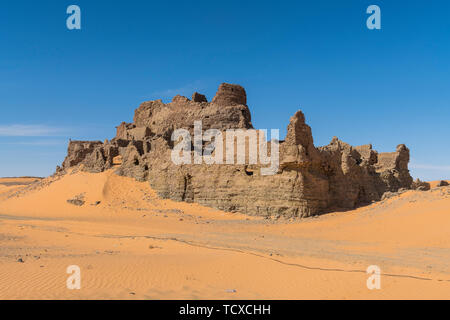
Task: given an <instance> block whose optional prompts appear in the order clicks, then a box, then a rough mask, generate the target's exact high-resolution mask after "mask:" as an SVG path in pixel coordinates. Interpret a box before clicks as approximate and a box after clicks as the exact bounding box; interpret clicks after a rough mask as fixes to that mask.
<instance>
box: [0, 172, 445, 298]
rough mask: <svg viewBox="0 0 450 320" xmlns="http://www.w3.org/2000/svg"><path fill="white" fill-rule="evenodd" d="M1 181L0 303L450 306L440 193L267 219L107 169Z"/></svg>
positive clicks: (414, 194)
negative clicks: (76, 270)
mask: <svg viewBox="0 0 450 320" xmlns="http://www.w3.org/2000/svg"><path fill="white" fill-rule="evenodd" d="M1 182H2V181H1V179H0V188H1V189H0V298H2V299H18V298H19V299H21V298H33V299H86V298H87V299H91V298H92V299H105V298H107V299H109V298H110V299H184V298H193V299H214V298H218V299H245V298H256V299H335V298H344V299H365V298H373V299H378V298H385V299H396V298H412V299H416V298H446V299H448V298H450V266H449V265H450V228H449V227H448V226H449V225H450V188H449V187H443V188H435V189H433V190H431V191H429V192H415V191H409V192H406V193H404V194H402V195H400V196H397V197H395V198H391V199H388V200H386V201H383V202H379V203H375V204H373V205H371V206H368V207H364V208H359V209H357V210H353V211H348V212H339V213H333V214H328V215H324V216H320V217H316V218H309V219H305V220H301V221H299V220H297V221H285V220H278V221H273V220H267V219H262V218H256V217H248V216H244V215H240V214H232V213H226V212H222V211H218V210H214V209H209V208H205V207H202V206H200V205H197V204H186V203H177V202H173V201H169V200H161V199H159V198H158V197H157V195H156V194H155V192H154V191H153V190H151V188H150V187H149V185H148V184H147V183H139V182H136V181H134V180H133V179H129V178H125V177H119V176H116V175H115V174H114V173H113V172H112V171H108V172H104V173H100V174H89V173H83V172H74V173H72V174H68V175H66V176H64V177H62V178H47V179H45V180H43V181H40V182H35V183H31V184H29V185H25V186H18V185H14V186H4V185H3V187H2V184H1ZM16 182H17V181H16ZM74 198H82V199H83V201H85V203H84V205H83V206H75V205H73V204H69V203H68V202H67V200H68V199H74ZM19 261H23V262H19ZM69 265H78V266H79V267H80V268H81V273H82V288H81V290H69V289H67V288H66V279H67V277H68V276H69V275H68V274H66V268H67V266H69ZM369 265H378V266H379V267H380V268H381V270H382V274H383V275H382V276H381V286H382V287H381V289H380V290H368V289H367V286H366V280H367V278H368V275H367V274H366V273H365V270H366V268H367V267H368V266H369Z"/></svg>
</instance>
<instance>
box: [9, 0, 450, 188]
mask: <svg viewBox="0 0 450 320" xmlns="http://www.w3.org/2000/svg"><path fill="white" fill-rule="evenodd" d="M71 4H76V5H78V6H80V8H81V15H82V22H81V24H82V29H81V30H72V31H70V30H68V29H67V28H66V19H67V17H68V15H67V14H66V8H67V7H68V6H69V5H71ZM371 4H376V5H378V6H379V7H380V8H381V24H382V29H381V30H368V29H367V27H366V19H367V17H368V14H366V8H367V7H368V6H369V5H371ZM449 12H450V2H449V1H444V0H443V1H425V0H423V1H414V0H410V1H379V0H377V1H364V0H347V1H324V0H317V1H267V2H266V1H242V0H241V1H234V0H230V1H211V0H209V1H132V0H128V1H103V0H95V1H92V0H89V1H86V0H73V1H63V0H59V1H54V0H44V1H31V0H30V1H23V0H16V1H2V2H1V4H0V41H1V50H0V108H1V113H0V150H1V151H0V176H22V175H39V176H45V175H48V174H51V173H52V172H53V171H54V168H55V166H56V165H57V164H60V163H61V162H62V161H63V159H64V156H65V153H66V148H67V142H68V139H69V138H72V139H95V140H104V139H105V138H112V137H113V136H114V134H115V128H114V127H115V126H117V125H118V124H119V123H120V122H121V121H131V120H132V117H133V113H134V109H135V108H137V107H138V106H139V104H140V103H141V102H142V101H146V100H153V99H157V98H162V99H163V100H165V101H169V100H170V99H171V98H172V96H174V95H175V94H177V93H180V94H183V95H187V96H190V95H191V94H192V92H194V91H199V92H202V93H204V94H206V95H207V97H208V98H209V99H211V98H212V97H213V96H214V94H215V91H216V89H217V87H218V85H219V84H220V83H221V82H230V83H238V84H241V85H242V86H244V87H245V88H246V90H247V95H248V105H249V107H250V110H251V112H252V117H253V124H254V126H255V127H257V128H280V129H281V136H284V135H285V132H286V126H287V124H288V122H289V118H290V117H291V116H292V115H293V114H294V113H295V111H296V110H298V109H301V110H303V112H304V113H305V115H306V118H307V122H308V124H309V125H311V127H312V130H313V135H314V139H315V144H316V145H325V144H328V143H329V141H330V140H331V138H332V137H333V136H338V137H339V138H340V139H341V140H344V141H346V142H348V143H350V144H353V145H359V144H366V143H372V144H373V146H374V148H375V149H377V150H378V151H380V152H387V151H394V150H395V147H396V145H397V144H399V143H405V144H407V146H408V147H409V148H410V149H411V157H412V160H411V165H410V167H411V172H412V174H413V176H414V177H419V178H421V179H427V180H431V179H433V180H434V179H440V178H450V148H449V138H450V126H449V119H450V20H449V19H448V15H449Z"/></svg>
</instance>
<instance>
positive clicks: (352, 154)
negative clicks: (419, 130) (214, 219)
mask: <svg viewBox="0 0 450 320" xmlns="http://www.w3.org/2000/svg"><path fill="white" fill-rule="evenodd" d="M246 102H247V98H246V93H245V90H244V89H243V88H242V87H241V86H238V85H231V84H222V85H221V86H220V87H219V89H218V91H217V94H216V96H215V97H214V99H213V100H212V102H211V103H208V102H207V99H206V97H205V96H204V95H201V94H199V93H194V94H193V96H192V99H191V100H190V99H188V98H186V97H183V96H176V97H174V99H173V100H172V102H170V103H167V104H164V103H163V102H162V101H161V100H156V101H148V102H144V103H142V104H141V105H140V107H139V108H138V109H137V110H136V111H135V115H134V121H133V123H122V124H121V125H119V126H118V127H117V135H116V137H115V138H113V139H112V140H111V141H105V143H101V142H85V141H71V142H70V144H69V148H68V156H67V158H66V160H65V161H64V163H63V170H65V169H67V168H69V167H72V166H78V165H81V164H82V165H83V168H84V170H88V171H91V172H100V171H103V170H106V169H109V168H112V167H115V168H116V172H117V173H118V174H121V175H125V176H130V177H133V178H136V179H138V180H139V181H149V183H150V184H151V186H152V187H153V188H154V189H155V190H156V191H157V192H158V193H159V194H160V196H162V197H164V198H169V199H173V200H178V201H186V202H197V203H200V204H203V205H206V206H211V207H215V208H219V209H222V210H227V211H233V212H242V213H246V214H250V215H262V216H275V217H279V216H283V217H307V216H311V215H316V214H321V213H324V212H327V211H331V210H334V209H351V208H354V207H356V206H359V205H364V204H368V203H370V202H372V201H378V200H380V199H381V197H382V196H383V194H385V193H386V192H397V191H398V190H399V189H410V188H411V187H412V178H411V176H410V175H409V171H408V162H409V150H408V148H407V147H406V146H404V145H399V146H398V147H397V150H396V151H395V152H392V153H378V152H376V151H375V150H373V149H372V146H371V145H363V146H357V147H352V146H350V145H349V144H347V143H345V142H342V141H340V140H339V139H338V138H333V140H332V141H331V143H330V144H329V145H327V146H324V147H319V148H316V147H315V146H314V141H313V136H312V132H311V128H310V127H309V126H308V125H307V124H306V123H305V116H304V114H303V113H302V112H301V111H298V112H297V113H296V114H295V115H294V116H293V117H292V118H291V119H290V122H289V125H288V130H287V136H286V139H285V141H280V143H279V150H280V158H279V161H280V163H279V168H278V171H277V172H276V174H274V175H262V174H261V170H260V169H261V168H263V167H267V165H263V164H261V163H260V162H257V163H249V162H248V158H246V161H245V162H244V163H242V164H212V165H208V164H205V163H202V164H183V165H177V164H175V163H174V162H173V161H172V160H171V154H172V150H173V148H174V144H175V143H174V142H173V141H172V139H171V137H172V133H173V132H174V131H175V130H176V129H180V128H183V129H186V130H188V131H189V133H190V134H191V135H193V134H194V123H195V121H201V122H202V129H201V131H202V133H204V132H205V131H206V130H208V129H218V130H220V131H221V132H225V130H227V129H241V130H243V132H245V133H249V132H250V131H251V130H253V126H252V123H251V116H250V111H249V109H248V107H247V105H246ZM258 134H259V133H258ZM223 139H224V141H225V140H226V134H224V136H223ZM244 144H245V142H244ZM206 147H207V145H205V144H204V145H202V146H200V149H201V150H198V149H197V152H203V151H204V150H205V148H206ZM267 149H268V150H269V151H270V150H271V149H272V144H271V143H270V142H269V143H268V146H267ZM194 150H195V149H194ZM216 152H217V150H214V152H213V154H215V153H216ZM194 153H195V151H192V152H191V156H192V158H193V157H194ZM117 159H120V161H118V160H117Z"/></svg>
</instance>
